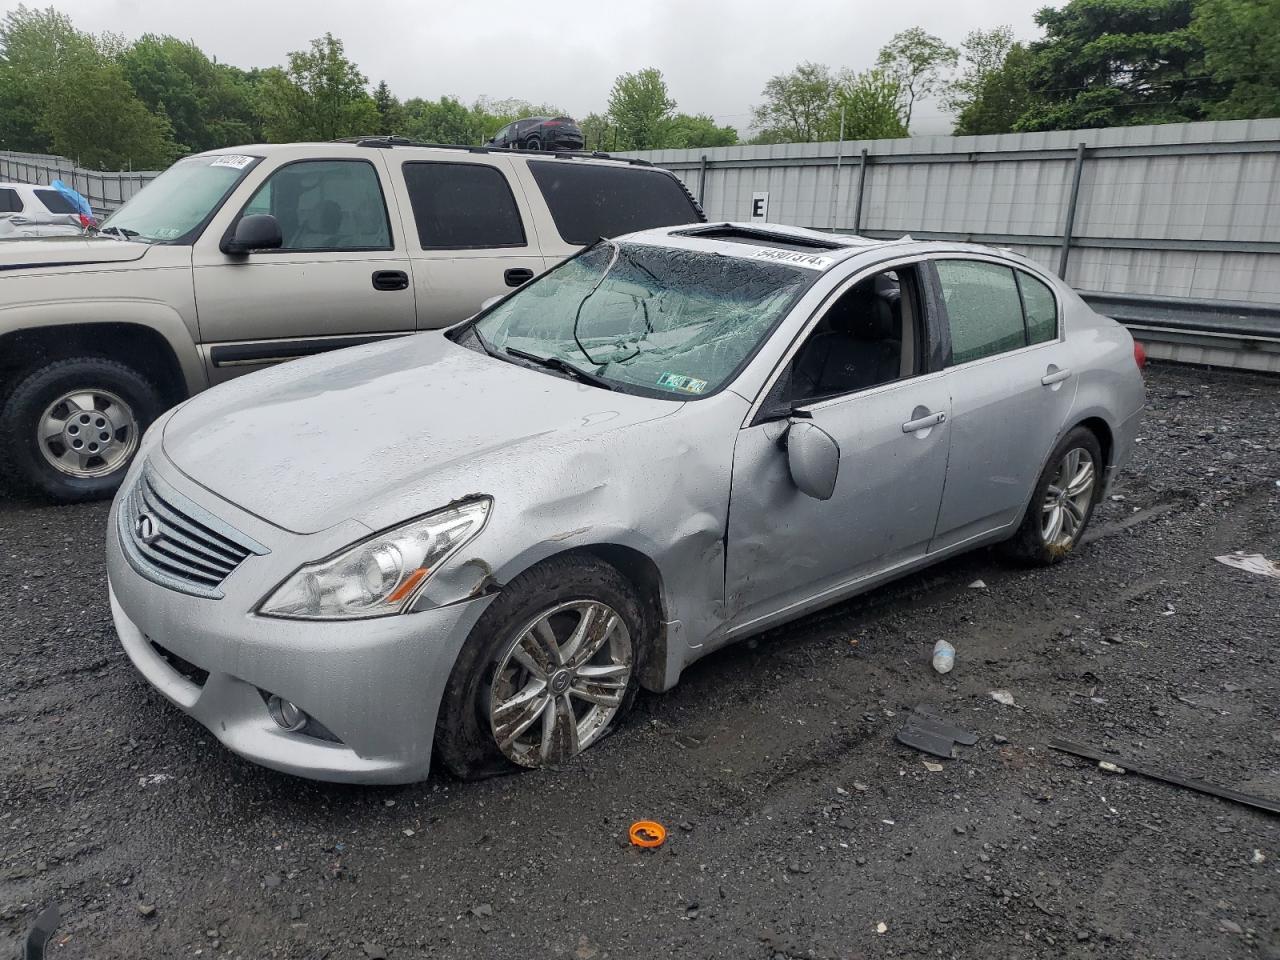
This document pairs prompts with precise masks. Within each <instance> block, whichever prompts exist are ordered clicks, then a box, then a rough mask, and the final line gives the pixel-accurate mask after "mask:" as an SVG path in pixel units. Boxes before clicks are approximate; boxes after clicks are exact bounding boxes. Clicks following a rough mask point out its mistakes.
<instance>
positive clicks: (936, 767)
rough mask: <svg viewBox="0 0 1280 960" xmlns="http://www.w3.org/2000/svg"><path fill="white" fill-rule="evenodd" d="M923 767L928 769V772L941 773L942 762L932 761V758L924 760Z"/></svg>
mask: <svg viewBox="0 0 1280 960" xmlns="http://www.w3.org/2000/svg"><path fill="white" fill-rule="evenodd" d="M924 768H925V769H926V770H928V771H929V772H930V773H941V772H942V770H943V766H942V764H940V763H934V762H933V761H932V760H925V761H924Z"/></svg>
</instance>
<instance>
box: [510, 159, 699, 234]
mask: <svg viewBox="0 0 1280 960" xmlns="http://www.w3.org/2000/svg"><path fill="white" fill-rule="evenodd" d="M529 171H530V172H531V173H532V174H533V179H534V180H535V181H537V184H538V189H539V190H541V191H542V196H543V197H544V198H546V201H547V206H548V207H549V208H550V209H551V217H552V219H553V220H555V223H556V230H557V231H558V232H559V233H560V236H561V237H562V238H563V239H564V241H565V243H573V244H578V245H585V244H588V243H595V241H597V240H599V239H600V238H601V237H618V236H621V235H622V234H624V233H631V232H632V231H634V230H648V229H650V228H651V227H672V226H675V225H676V224H680V223H695V222H697V221H700V220H701V219H702V217H701V216H700V215H699V214H698V209H697V207H695V206H694V204H693V201H692V200H691V199H690V198H689V196H688V194H686V193H685V191H684V188H683V187H682V186H681V185H680V182H679V181H678V180H676V179H675V177H673V176H671V175H670V174H669V173H664V172H662V171H660V170H645V169H643V168H638V167H624V166H611V165H605V164H602V163H584V162H582V161H577V160H533V161H530V163H529Z"/></svg>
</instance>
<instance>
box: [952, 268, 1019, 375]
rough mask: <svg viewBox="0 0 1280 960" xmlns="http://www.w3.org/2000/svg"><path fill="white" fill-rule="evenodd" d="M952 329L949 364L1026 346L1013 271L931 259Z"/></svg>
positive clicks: (965, 361)
mask: <svg viewBox="0 0 1280 960" xmlns="http://www.w3.org/2000/svg"><path fill="white" fill-rule="evenodd" d="M934 267H935V269H936V270H937V271H938V280H939V281H940V283H941V286H942V300H943V302H944V303H945V304H946V308H947V321H948V323H949V324H950V327H951V363H952V365H955V364H958V363H967V362H968V361H970V360H979V359H981V358H982V357H990V356H994V355H995V354H997V353H1004V352H1006V351H1008V350H1017V349H1019V348H1020V347H1025V346H1026V345H1027V331H1026V327H1025V325H1024V323H1023V318H1022V299H1021V297H1020V296H1019V294H1018V285H1017V282H1016V281H1015V280H1014V276H1013V268H1012V267H1005V266H1001V265H999V264H996V263H987V262H985V261H980V260H936V261H934Z"/></svg>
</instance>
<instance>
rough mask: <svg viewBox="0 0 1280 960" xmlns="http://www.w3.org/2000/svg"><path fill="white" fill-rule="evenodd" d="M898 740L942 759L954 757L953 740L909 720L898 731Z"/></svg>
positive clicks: (954, 745) (954, 746) (954, 743)
mask: <svg viewBox="0 0 1280 960" xmlns="http://www.w3.org/2000/svg"><path fill="white" fill-rule="evenodd" d="M898 742H899V743H903V744H906V745H907V746H908V747H915V749H917V750H922V751H923V752H925V753H931V754H933V755H934V756H935V757H942V758H943V759H944V760H954V759H955V757H956V742H955V741H954V740H952V739H951V738H950V737H945V736H942V735H941V734H937V733H930V732H929V731H928V730H922V729H921V728H919V727H916V726H913V725H912V724H911V723H910V722H908V723H907V725H906V726H905V727H903V728H902V729H901V730H899V731H898Z"/></svg>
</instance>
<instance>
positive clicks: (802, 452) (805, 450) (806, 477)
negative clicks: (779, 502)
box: [784, 420, 840, 500]
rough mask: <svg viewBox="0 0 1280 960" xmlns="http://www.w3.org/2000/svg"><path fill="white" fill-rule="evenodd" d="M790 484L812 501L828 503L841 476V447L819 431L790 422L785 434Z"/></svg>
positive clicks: (811, 425) (822, 431)
mask: <svg viewBox="0 0 1280 960" xmlns="http://www.w3.org/2000/svg"><path fill="white" fill-rule="evenodd" d="M784 441H785V443H786V445H787V466H788V468H790V470H791V481H792V482H793V483H794V484H795V485H796V486H797V487H799V488H800V492H801V493H803V494H805V495H806V496H809V497H813V498H814V499H815V500H830V499H831V496H832V494H834V493H835V492H836V477H837V476H839V474H840V445H839V444H838V443H836V442H835V440H834V439H832V437H831V435H830V434H829V433H827V432H826V431H825V430H823V429H822V428H821V427H818V426H815V425H814V424H812V423H808V422H806V421H803V420H793V421H791V425H790V426H789V427H787V432H786V434H784Z"/></svg>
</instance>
